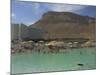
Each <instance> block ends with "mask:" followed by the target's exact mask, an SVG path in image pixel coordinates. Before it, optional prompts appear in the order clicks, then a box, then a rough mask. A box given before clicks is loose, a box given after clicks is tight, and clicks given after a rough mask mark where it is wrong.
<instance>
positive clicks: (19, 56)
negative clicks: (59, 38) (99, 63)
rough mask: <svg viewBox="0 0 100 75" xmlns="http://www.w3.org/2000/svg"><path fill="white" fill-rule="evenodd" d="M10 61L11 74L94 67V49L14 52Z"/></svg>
mask: <svg viewBox="0 0 100 75" xmlns="http://www.w3.org/2000/svg"><path fill="white" fill-rule="evenodd" d="M11 63H12V64H11V73H12V74H16V73H34V72H48V71H49V72H50V71H65V70H66V71H69V70H84V69H86V70H87V69H95V68H96V50H95V48H79V49H67V52H66V53H49V54H43V53H34V52H32V53H16V54H12V56H11ZM78 64H84V65H83V66H79V65H78Z"/></svg>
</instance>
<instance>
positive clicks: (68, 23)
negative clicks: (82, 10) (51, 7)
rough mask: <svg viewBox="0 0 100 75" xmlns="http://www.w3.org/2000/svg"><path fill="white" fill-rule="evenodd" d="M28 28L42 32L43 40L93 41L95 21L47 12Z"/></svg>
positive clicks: (88, 18)
mask: <svg viewBox="0 0 100 75" xmlns="http://www.w3.org/2000/svg"><path fill="white" fill-rule="evenodd" d="M30 27H31V28H37V29H41V30H43V31H44V32H45V35H44V38H45V39H63V38H87V39H95V33H96V32H95V31H96V30H95V28H96V20H95V18H92V17H88V16H80V15H77V14H74V13H70V12H47V13H45V14H44V15H43V16H42V19H40V20H39V21H38V22H36V23H35V24H33V25H31V26H30Z"/></svg>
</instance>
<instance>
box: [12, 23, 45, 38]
mask: <svg viewBox="0 0 100 75" xmlns="http://www.w3.org/2000/svg"><path fill="white" fill-rule="evenodd" d="M42 37H43V31H42V30H41V29H36V28H31V27H28V26H26V25H24V24H21V25H20V27H19V24H12V25H11V40H19V39H20V38H21V40H31V39H32V40H33V39H41V38H42Z"/></svg>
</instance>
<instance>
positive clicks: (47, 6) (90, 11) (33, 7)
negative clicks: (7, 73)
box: [11, 1, 96, 25]
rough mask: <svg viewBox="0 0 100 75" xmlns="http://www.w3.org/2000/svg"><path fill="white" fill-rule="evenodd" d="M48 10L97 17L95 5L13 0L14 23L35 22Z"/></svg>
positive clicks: (28, 23) (12, 14)
mask: <svg viewBox="0 0 100 75" xmlns="http://www.w3.org/2000/svg"><path fill="white" fill-rule="evenodd" d="M48 11H56V12H73V13H77V14H80V15H84V16H90V17H96V7H95V6H88V5H70V4H53V3H52V4H51V3H34V2H20V1H12V13H11V16H12V23H24V24H27V25H30V24H33V23H35V22H36V21H38V20H39V19H40V18H41V16H42V15H43V14H44V13H46V12H48Z"/></svg>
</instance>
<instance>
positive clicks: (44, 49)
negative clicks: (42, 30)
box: [11, 40, 96, 54]
mask: <svg viewBox="0 0 100 75" xmlns="http://www.w3.org/2000/svg"><path fill="white" fill-rule="evenodd" d="M95 46H96V45H95V42H94V41H92V40H89V41H86V42H84V43H80V42H77V41H74V42H67V41H55V40H53V41H46V42H45V41H42V40H41V41H37V42H35V41H32V40H31V41H13V42H12V43H11V53H12V54H13V53H21V52H38V53H58V52H66V50H67V49H69V48H87V47H95Z"/></svg>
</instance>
